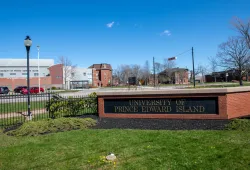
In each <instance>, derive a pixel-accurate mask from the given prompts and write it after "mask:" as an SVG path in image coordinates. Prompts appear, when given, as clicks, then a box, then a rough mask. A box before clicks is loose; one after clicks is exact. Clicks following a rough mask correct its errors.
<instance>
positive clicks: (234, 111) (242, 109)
mask: <svg viewBox="0 0 250 170" xmlns="http://www.w3.org/2000/svg"><path fill="white" fill-rule="evenodd" d="M227 114H228V117H229V119H230V118H236V117H242V116H246V115H249V116H250V92H242V93H232V94H227Z"/></svg>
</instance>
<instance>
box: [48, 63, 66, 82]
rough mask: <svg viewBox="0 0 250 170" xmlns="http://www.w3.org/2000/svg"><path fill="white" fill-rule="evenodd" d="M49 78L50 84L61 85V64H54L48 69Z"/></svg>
mask: <svg viewBox="0 0 250 170" xmlns="http://www.w3.org/2000/svg"><path fill="white" fill-rule="evenodd" d="M48 69H49V72H50V77H51V83H52V84H57V85H60V84H61V85H62V84H63V64H56V65H53V66H51V67H49V68H48Z"/></svg>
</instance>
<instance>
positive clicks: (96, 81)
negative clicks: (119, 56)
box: [89, 63, 112, 87]
mask: <svg viewBox="0 0 250 170" xmlns="http://www.w3.org/2000/svg"><path fill="white" fill-rule="evenodd" d="M89 68H92V69H93V71H92V79H93V81H92V84H93V86H94V87H97V86H99V87H100V86H101V87H107V86H109V85H111V82H112V67H111V65H110V64H106V63H103V64H93V65H92V66H90V67H89Z"/></svg>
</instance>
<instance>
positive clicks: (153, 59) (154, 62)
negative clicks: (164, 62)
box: [153, 57, 155, 87]
mask: <svg viewBox="0 0 250 170" xmlns="http://www.w3.org/2000/svg"><path fill="white" fill-rule="evenodd" d="M153 69H154V87H155V57H153Z"/></svg>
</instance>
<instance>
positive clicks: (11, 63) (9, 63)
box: [0, 59, 54, 67]
mask: <svg viewBox="0 0 250 170" xmlns="http://www.w3.org/2000/svg"><path fill="white" fill-rule="evenodd" d="M37 65H38V59H30V66H37ZM39 65H40V66H41V67H43V66H44V67H50V66H52V65H54V60H53V59H39ZM16 66H17V67H18V66H19V67H22V66H27V59H0V67H16Z"/></svg>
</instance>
